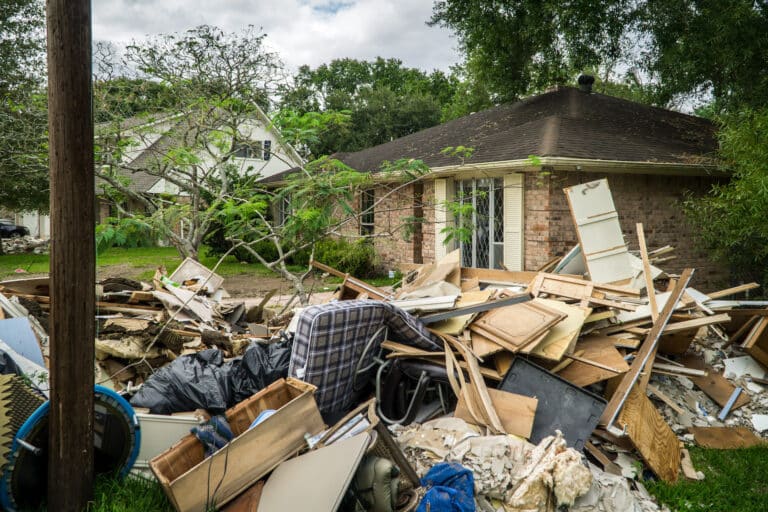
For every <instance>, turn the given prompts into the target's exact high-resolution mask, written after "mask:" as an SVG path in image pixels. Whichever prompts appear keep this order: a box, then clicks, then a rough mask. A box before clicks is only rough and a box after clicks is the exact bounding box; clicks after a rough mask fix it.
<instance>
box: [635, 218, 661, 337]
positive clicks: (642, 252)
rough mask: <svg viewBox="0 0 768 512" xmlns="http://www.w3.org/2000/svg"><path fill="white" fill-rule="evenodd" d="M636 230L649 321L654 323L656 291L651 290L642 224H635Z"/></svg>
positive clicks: (656, 316) (651, 283) (655, 317)
mask: <svg viewBox="0 0 768 512" xmlns="http://www.w3.org/2000/svg"><path fill="white" fill-rule="evenodd" d="M635 227H636V228H637V238H638V240H639V242H640V257H641V259H642V260H643V276H644V277H645V290H646V292H647V294H648V304H649V305H650V306H651V319H652V320H653V321H654V322H655V321H656V320H658V319H659V308H658V306H657V305H656V290H655V289H654V288H653V275H652V274H651V263H650V262H649V261H648V248H647V247H646V246H645V232H644V231H643V223H642V222H638V223H637V224H635Z"/></svg>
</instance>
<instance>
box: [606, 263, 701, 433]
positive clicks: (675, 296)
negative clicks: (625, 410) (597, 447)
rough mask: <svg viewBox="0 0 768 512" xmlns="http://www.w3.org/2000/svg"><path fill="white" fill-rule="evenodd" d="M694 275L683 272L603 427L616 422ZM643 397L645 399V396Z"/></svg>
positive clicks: (613, 399)
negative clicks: (620, 410)
mask: <svg viewBox="0 0 768 512" xmlns="http://www.w3.org/2000/svg"><path fill="white" fill-rule="evenodd" d="M692 275H693V269H690V268H687V269H685V270H684V271H683V274H682V276H680V280H679V281H678V282H677V285H675V289H674V290H673V291H672V292H671V293H672V295H671V296H670V298H669V300H667V303H666V304H665V305H664V309H663V310H662V311H661V314H660V315H659V320H658V321H657V322H656V323H654V325H653V328H652V329H651V331H650V332H649V333H648V335H647V336H646V338H645V340H644V341H643V344H642V345H641V346H640V349H639V350H638V351H637V354H636V355H635V359H634V361H633V362H632V366H631V367H630V369H629V371H628V372H627V373H625V374H624V377H623V378H622V380H621V383H620V384H619V386H618V388H617V389H616V392H615V393H614V394H613V396H612V397H611V399H610V401H609V402H608V405H606V407H605V410H604V411H603V414H602V416H601V417H600V424H601V425H606V426H612V425H613V422H614V420H615V419H616V417H617V416H618V413H619V409H621V407H622V402H624V400H626V399H627V398H628V396H629V394H630V391H631V390H632V387H633V386H634V385H635V382H637V379H638V377H639V376H640V372H641V371H642V370H643V368H644V367H645V365H646V364H647V363H648V361H649V360H650V357H651V355H652V354H653V353H654V352H655V351H656V347H657V345H658V342H659V338H660V337H661V333H662V332H663V330H664V327H666V325H667V323H668V322H669V318H670V317H671V316H672V311H673V310H674V309H675V306H676V305H677V301H678V300H680V298H681V297H682V296H683V293H684V292H685V287H686V286H688V281H690V279H691V276H692ZM641 395H642V393H641ZM642 396H643V398H645V395H642Z"/></svg>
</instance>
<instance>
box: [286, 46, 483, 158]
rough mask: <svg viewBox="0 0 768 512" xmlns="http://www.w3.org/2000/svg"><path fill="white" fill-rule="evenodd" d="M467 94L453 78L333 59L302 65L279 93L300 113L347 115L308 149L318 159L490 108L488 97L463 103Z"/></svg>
mask: <svg viewBox="0 0 768 512" xmlns="http://www.w3.org/2000/svg"><path fill="white" fill-rule="evenodd" d="M474 91H475V90H473V92H474ZM467 93H468V89H467V88H466V87H463V84H462V83H461V82H460V80H459V78H458V76H457V75H455V74H451V75H446V74H445V73H443V72H441V71H433V72H431V73H426V72H424V71H422V70H419V69H415V68H408V67H405V66H403V63H402V62H401V61H400V60H398V59H383V58H381V57H379V58H377V59H376V60H374V61H359V60H355V59H336V60H333V61H331V62H330V63H329V64H323V65H321V66H319V67H317V68H315V69H311V68H310V67H309V66H302V67H301V68H300V69H299V72H298V73H297V74H296V76H295V77H294V79H293V84H292V85H291V86H290V87H288V88H286V90H285V91H284V93H283V95H282V106H283V108H289V109H292V110H295V111H297V112H299V113H302V114H303V113H308V112H313V111H323V112H343V113H346V114H348V116H349V122H348V123H346V124H340V125H338V126H337V127H336V128H335V129H333V130H328V131H327V132H326V133H325V135H324V136H323V137H321V138H320V139H319V140H318V141H317V142H316V143H313V144H311V145H310V150H311V153H312V154H313V155H316V156H319V155H324V154H332V153H335V152H348V151H358V150H361V149H364V148H367V147H370V146H375V145H377V144H381V143H384V142H388V141H390V140H392V139H395V138H398V137H402V136H404V135H408V134H411V133H414V132H416V131H419V130H422V129H424V128H429V127H431V126H434V125H436V124H438V123H440V122H443V121H446V120H449V119H452V118H454V117H459V116H461V115H465V114H468V113H469V112H470V111H471V110H467V108H469V107H470V104H471V106H475V105H477V104H482V105H483V106H487V105H488V104H489V102H488V100H487V97H486V99H485V102H483V101H480V102H477V101H475V102H474V103H473V102H472V101H471V100H469V101H468V100H467V96H468V94H467Z"/></svg>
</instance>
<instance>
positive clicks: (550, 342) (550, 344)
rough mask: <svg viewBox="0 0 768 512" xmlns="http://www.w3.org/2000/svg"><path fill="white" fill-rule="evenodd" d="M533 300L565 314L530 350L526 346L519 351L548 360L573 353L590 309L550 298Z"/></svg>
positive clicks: (555, 359) (590, 311)
mask: <svg viewBox="0 0 768 512" xmlns="http://www.w3.org/2000/svg"><path fill="white" fill-rule="evenodd" d="M533 302H534V303H538V304H544V305H545V306H547V307H549V308H552V309H554V310H557V311H560V312H561V313H563V314H564V315H566V316H565V318H564V319H563V320H561V321H560V322H558V323H556V324H555V325H553V326H552V327H551V328H550V329H549V332H548V333H547V336H546V337H545V338H544V340H543V341H542V342H541V343H538V344H537V345H536V346H534V347H532V349H530V350H528V347H525V348H524V349H523V350H522V351H521V352H524V353H527V354H530V355H532V356H536V357H540V358H542V359H546V360H549V361H560V360H561V359H562V358H563V356H564V355H565V354H570V353H573V349H574V347H575V346H576V340H577V338H578V337H579V334H580V333H581V328H582V326H583V325H584V320H586V318H587V317H588V316H589V315H590V313H592V309H591V308H585V307H581V306H571V305H569V304H566V303H564V302H562V301H559V300H551V299H534V300H533Z"/></svg>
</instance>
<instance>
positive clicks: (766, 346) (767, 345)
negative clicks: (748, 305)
mask: <svg viewBox="0 0 768 512" xmlns="http://www.w3.org/2000/svg"><path fill="white" fill-rule="evenodd" d="M767 327H768V317H764V316H763V317H760V320H758V321H757V323H756V324H755V326H754V327H753V328H752V330H751V331H749V334H748V335H747V337H746V339H745V340H744V343H742V344H741V346H742V348H744V350H745V351H746V352H747V354H749V355H751V356H752V357H753V358H754V359H755V360H756V361H758V362H759V363H760V364H762V365H763V366H768V329H766V328H767Z"/></svg>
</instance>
